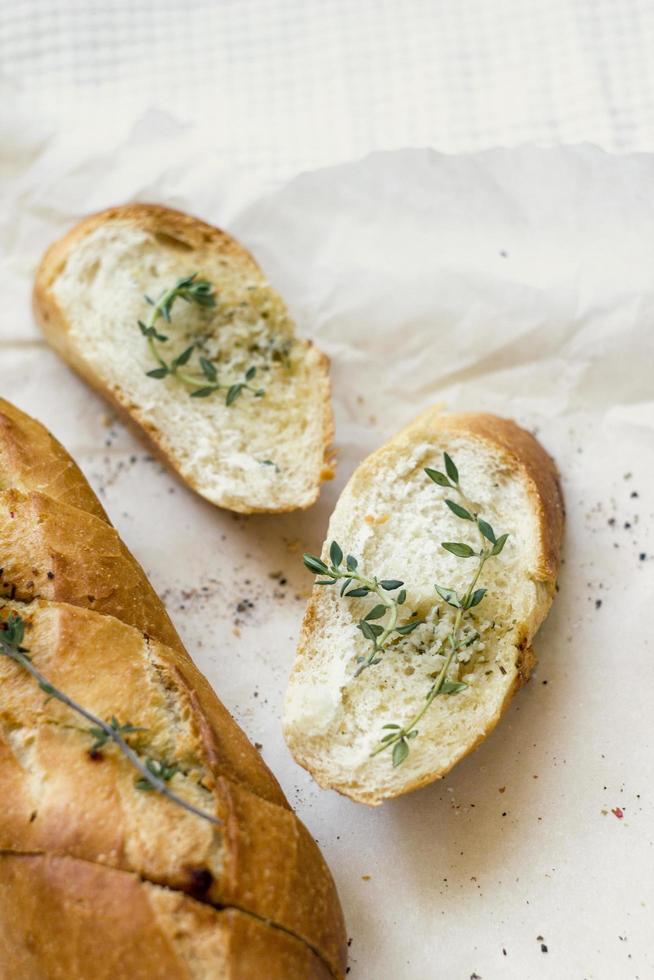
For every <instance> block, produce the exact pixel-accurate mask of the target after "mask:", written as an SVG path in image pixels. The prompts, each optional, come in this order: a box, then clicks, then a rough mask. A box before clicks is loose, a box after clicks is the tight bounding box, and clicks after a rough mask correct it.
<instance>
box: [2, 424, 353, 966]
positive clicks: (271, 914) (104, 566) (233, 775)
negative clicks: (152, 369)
mask: <svg viewBox="0 0 654 980" xmlns="http://www.w3.org/2000/svg"><path fill="white" fill-rule="evenodd" d="M6 414H7V413H5V415H6ZM8 414H12V415H13V417H14V419H15V420H17V425H18V427H19V428H20V429H21V431H22V432H23V433H25V434H26V436H25V438H28V439H31V440H32V441H31V442H26V443H25V444H24V446H23V448H24V449H25V450H27V451H26V453H25V454H24V456H25V458H29V457H30V452H29V450H30V448H31V447H34V448H33V452H32V456H35V455H36V454H37V453H38V452H40V447H41V446H45V447H46V449H47V452H48V454H49V456H48V459H50V460H51V461H52V462H51V465H50V467H48V466H45V465H44V466H41V467H39V465H38V463H37V462H36V461H33V465H32V468H31V470H30V473H32V474H34V473H36V474H37V475H38V477H39V478H38V481H32V482H35V483H36V485H37V486H39V487H42V486H44V487H47V488H50V487H54V488H55V489H56V490H57V491H60V492H61V495H62V497H64V498H72V499H75V498H76V496H77V497H78V498H79V499H80V500H81V502H83V503H84V504H85V505H86V506H87V509H88V511H90V512H87V511H84V510H81V509H79V508H77V507H75V506H71V505H70V504H68V503H65V502H61V501H58V500H56V499H53V498H51V497H49V496H48V494H47V493H45V492H42V491H41V490H40V489H39V490H33V489H31V488H30V486H31V484H30V481H29V480H25V479H24V472H25V469H24V466H23V465H22V457H21V458H20V459H18V464H17V465H16V467H15V471H14V469H13V460H14V459H16V458H17V457H16V456H15V455H14V456H12V455H11V454H8V453H6V452H5V453H4V455H3V456H2V465H3V468H2V471H1V472H2V481H3V486H4V487H5V489H4V490H2V492H0V565H2V564H3V563H4V569H3V578H2V582H3V584H4V589H3V590H2V591H4V593H5V595H7V596H8V598H5V599H2V598H0V619H2V618H4V617H5V616H6V615H8V613H9V612H10V611H12V610H14V611H18V612H19V613H20V615H21V616H22V617H23V619H24V621H25V623H26V627H27V629H26V639H25V645H26V646H27V647H28V648H29V650H30V655H31V656H32V657H33V658H34V660H35V662H36V663H37V664H38V665H40V666H41V667H42V669H43V671H44V673H46V675H47V676H49V677H50V679H51V680H52V681H53V682H54V683H55V684H57V685H58V686H60V687H61V688H62V689H64V690H66V691H67V692H69V693H70V694H71V695H72V696H73V697H76V698H77V699H78V700H79V701H81V702H82V703H84V704H85V705H87V706H88V707H90V708H91V709H92V710H94V711H95V712H96V713H97V714H98V715H100V716H101V717H110V716H111V715H112V714H118V715H119V716H120V717H121V719H129V720H132V719H136V720H137V721H135V722H134V723H139V724H142V725H144V726H145V727H147V729H148V740H149V741H148V744H153V746H154V749H155V750H156V751H161V754H162V755H166V754H167V753H168V750H170V754H171V755H174V757H175V758H176V759H179V760H180V761H181V763H183V768H184V770H185V771H187V772H189V773H190V774H191V775H192V774H193V773H196V774H198V773H199V775H197V776H196V777H195V778H188V777H185V776H176V777H174V782H175V789H176V790H177V791H178V792H180V793H181V795H187V796H188V798H189V799H193V800H194V802H196V805H201V806H202V807H203V808H205V809H209V810H210V811H211V810H213V812H215V813H216V814H217V815H218V816H219V817H220V819H221V821H222V824H221V826H220V828H218V831H217V832H214V831H213V830H212V829H211V827H210V825H209V824H208V823H205V822H204V821H202V820H199V819H198V818H188V817H187V815H186V814H185V813H184V812H183V811H178V809H177V808H176V807H174V806H173V805H171V804H170V803H168V802H167V801H165V800H164V799H163V798H161V797H158V796H156V795H153V794H142V793H138V792H137V791H135V789H134V775H133V772H132V771H131V770H130V769H129V767H128V766H127V764H126V763H125V762H124V760H123V759H122V757H121V756H119V755H116V754H114V752H113V751H111V750H110V751H108V752H107V751H106V752H105V753H104V756H103V758H102V759H98V758H91V757H90V756H89V754H88V751H86V750H85V746H86V747H87V748H88V744H87V743H86V742H85V739H86V738H87V736H85V735H84V733H83V732H80V731H79V729H78V728H76V727H75V725H74V723H73V724H72V725H71V718H70V713H69V712H68V710H67V709H66V708H65V707H64V706H63V705H61V704H59V703H58V702H55V701H49V702H47V703H44V699H43V697H42V695H41V694H40V693H39V691H38V688H37V687H36V685H35V684H34V682H33V681H32V680H31V678H29V677H28V675H27V674H26V673H25V672H23V671H21V669H20V668H19V667H18V666H17V665H15V664H13V663H12V662H10V661H9V660H7V659H6V658H1V659H0V675H1V678H2V679H1V681H0V796H1V797H2V799H3V801H5V804H4V806H3V813H2V817H1V818H0V848H4V849H5V850H9V851H22V852H27V851H38V852H43V853H45V854H50V855H59V856H62V857H65V856H68V857H75V858H77V859H79V860H80V861H86V862H89V863H90V864H91V865H93V864H94V863H101V864H104V865H111V866H112V867H114V868H115V869H116V870H117V871H121V872H124V873H128V872H129V873H131V874H138V875H140V876H141V877H142V878H144V879H147V880H150V881H153V882H158V883H159V884H161V885H162V886H165V887H166V888H169V889H173V890H175V891H176V892H179V891H182V892H190V893H192V894H193V895H194V896H195V897H196V898H198V899H200V900H201V901H202V902H203V903H205V904H206V905H208V906H223V905H233V906H234V907H238V908H240V909H242V910H244V911H246V912H249V913H250V914H251V915H254V916H258V917H261V918H263V919H266V920H267V921H268V922H270V923H271V925H274V926H275V927H277V928H276V929H274V930H271V933H274V934H275V935H276V934H277V932H279V931H280V930H285V931H286V932H288V933H292V934H294V935H295V936H296V937H299V938H301V939H302V940H303V942H304V946H305V947H306V949H307V950H309V949H312V950H314V951H315V952H316V955H317V956H318V957H320V959H321V960H322V961H323V962H324V963H325V964H327V965H328V967H329V971H330V972H331V973H332V974H333V975H334V976H337V977H339V976H342V974H343V971H344V964H345V945H344V925H343V920H342V913H341V910H340V905H339V902H338V897H337V895H336V891H335V888H334V884H333V881H332V879H331V876H330V874H329V871H328V869H327V867H326V865H325V863H324V861H323V859H322V857H321V856H320V853H319V851H318V848H317V847H316V845H315V843H314V841H313V840H312V838H311V837H310V835H309V834H308V832H307V831H306V829H305V828H304V826H303V825H302V824H301V823H300V821H299V820H298V819H297V818H296V817H295V815H294V814H293V813H292V812H291V811H290V809H289V808H288V804H287V802H286V800H285V798H284V795H283V793H282V791H281V789H280V788H279V785H278V784H277V782H276V780H275V779H274V777H273V776H272V774H271V773H270V772H269V770H268V769H267V767H266V766H265V764H264V762H263V760H262V759H261V756H260V755H259V753H258V752H257V751H256V750H255V749H254V748H253V746H252V745H251V744H250V743H249V742H248V741H247V739H246V737H245V736H244V734H243V733H242V732H241V730H240V729H239V728H238V726H236V724H235V723H234V721H233V720H232V719H231V717H230V716H229V714H228V712H227V711H226V709H225V708H224V707H223V706H222V705H221V704H220V702H219V701H218V699H217V698H216V697H215V695H214V693H213V691H212V690H211V688H210V686H209V684H208V683H207V681H206V679H205V678H204V677H202V675H201V674H200V673H199V672H198V671H197V669H196V668H195V666H194V665H193V663H192V661H191V660H190V658H189V656H188V654H187V653H186V651H185V650H184V648H183V647H182V645H181V642H180V640H179V638H178V637H177V634H176V633H175V631H174V628H173V626H172V624H171V623H170V620H169V619H168V617H167V615H166V613H165V610H164V608H163V606H162V605H161V603H160V601H159V600H158V598H157V597H156V595H155V594H154V592H153V591H152V589H151V587H150V586H149V584H148V583H147V580H146V578H145V576H144V573H143V571H142V569H141V568H140V567H139V566H138V564H137V563H136V562H135V561H134V559H133V558H132V557H131V555H130V554H129V552H128V551H127V550H126V549H125V547H124V545H123V544H122V542H120V539H119V538H118V536H117V535H116V532H115V531H114V530H113V528H111V526H110V525H108V524H107V523H106V522H105V521H104V520H103V519H102V518H100V517H97V516H94V514H93V513H92V511H93V507H92V502H90V501H89V500H88V499H87V497H88V494H90V493H91V491H90V488H88V485H87V484H86V483H85V481H84V480H83V477H82V475H81V473H80V472H79V470H77V468H76V467H75V465H74V464H73V463H72V461H71V460H70V457H68V456H67V454H66V453H65V451H64V450H63V449H62V448H61V447H60V446H59V445H58V444H57V443H55V441H54V440H53V439H52V438H51V437H50V436H48V435H47V433H45V430H43V429H42V427H40V426H38V424H37V423H34V422H32V421H31V420H27V419H26V417H25V416H22V415H21V413H18V412H16V411H15V410H12V411H11V412H10V413H8ZM26 422H29V423H30V424H29V425H27V424H26ZM0 445H2V443H0ZM62 473H63V474H65V479H63V480H62V479H60V478H59V475H60V474H62ZM51 476H57V479H54V480H53V479H50V477H51ZM15 481H18V482H19V483H20V486H21V489H20V490H18V489H13V488H12V485H13V484H14V482H15ZM80 485H81V486H82V490H83V489H84V488H86V490H87V495H86V496H85V495H84V493H82V491H81V490H80ZM23 487H26V488H27V489H22V488H23ZM89 504H91V506H88V505H89ZM48 573H50V574H48ZM144 634H147V636H146V635H144ZM160 641H161V642H160ZM150 740H152V743H151V742H150ZM46 774H47V779H46V778H45V777H46ZM198 780H200V782H201V786H202V787H204V788H203V789H201V788H200V785H199V783H198ZM178 783H179V786H178V785H177V784H178ZM198 793H199V794H200V797H199V802H198V799H196V797H197V794H198ZM189 794H190V796H189ZM194 794H195V795H194ZM76 922H77V920H75V919H74V918H73V926H72V927H71V928H77V924H76ZM0 928H1V927H0ZM265 935H266V936H268V932H266V934H265ZM69 938H70V939H71V941H72V937H66V940H68V939H69ZM298 942H299V939H298ZM275 950H276V945H275V943H274V942H272V943H271V947H270V955H271V958H272V959H271V964H272V965H271V970H273V969H277V968H278V965H279V964H278V963H277V961H276V959H275V957H276V956H277V955H278V954H277V952H276V951H275ZM243 955H245V954H243ZM279 955H281V953H280V954H279ZM313 959H315V957H313ZM144 962H145V963H146V964H147V957H146V960H145V961H144ZM244 962H247V958H246V959H245V960H244ZM280 962H281V961H280ZM307 962H308V961H307ZM311 962H313V960H312V961H311ZM156 965H157V964H156V963H155V966H156ZM237 966H238V963H237V962H236V961H234V963H233V964H232V965H231V966H230V969H232V972H231V973H228V974H225V975H226V976H229V977H232V976H234V977H241V976H243V977H245V976H248V974H247V973H238V972H234V971H236V968H237ZM144 969H145V967H144ZM279 969H280V971H281V967H280V968H279ZM289 969H290V967H289ZM294 969H295V968H294ZM306 969H307V971H308V972H306V974H302V973H297V976H298V977H300V976H303V975H306V976H307V977H313V976H316V977H322V976H323V973H324V970H323V972H322V973H321V972H320V969H321V968H318V967H316V966H315V965H314V966H311V968H310V969H309V966H307V968H306ZM311 971H313V972H311ZM0 975H1V974H0ZM28 975H29V974H28ZM41 975H42V976H48V977H49V976H50V974H47V973H45V974H41ZM56 975H57V974H53V976H56ZM148 975H150V974H148ZM152 975H156V974H152ZM172 975H177V974H172ZM185 975H186V974H184V973H181V974H180V976H185ZM188 975H189V976H191V974H188ZM195 975H197V976H202V977H204V976H207V977H208V976H214V975H216V974H214V973H202V972H200V973H198V974H194V976H195ZM217 975H219V976H220V975H222V974H217ZM270 975H271V976H272V975H273V974H272V973H271V974H270ZM278 975H279V976H280V978H281V977H282V976H284V974H283V971H281V972H279V974H278ZM295 975H296V974H294V973H289V976H295ZM80 976H83V974H80Z"/></svg>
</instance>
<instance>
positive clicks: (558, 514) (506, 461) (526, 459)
mask: <svg viewBox="0 0 654 980" xmlns="http://www.w3.org/2000/svg"><path fill="white" fill-rule="evenodd" d="M444 451H445V452H447V453H449V455H450V456H451V457H452V458H453V459H454V461H455V463H456V465H457V467H458V470H459V474H460V481H461V486H462V487H463V488H464V489H465V492H466V494H467V496H468V498H469V500H470V501H471V502H472V504H473V505H474V507H475V509H476V510H477V512H478V513H479V514H480V515H481V516H482V517H484V518H485V519H486V520H487V521H489V522H490V524H491V525H492V527H493V528H494V529H495V531H496V534H497V535H499V534H501V533H504V532H509V534H510V537H509V539H508V541H507V543H506V545H505V547H504V550H503V551H502V553H501V554H500V555H498V556H497V557H495V558H493V559H492V560H489V561H488V562H487V564H486V566H485V568H484V571H483V573H482V578H481V579H480V582H479V584H480V585H481V586H482V587H485V588H486V589H487V590H488V592H487V594H486V596H485V597H484V599H483V601H482V602H480V604H479V605H478V606H477V607H476V608H474V609H471V610H469V612H468V614H467V615H468V616H469V617H470V621H471V622H474V626H475V630H476V631H478V632H479V634H480V639H479V640H478V641H476V642H475V643H473V645H472V646H471V647H469V649H468V650H467V651H466V655H467V653H470V659H469V661H468V662H466V663H461V664H458V665H457V666H456V667H455V669H454V670H453V671H452V672H451V673H450V674H449V675H448V676H449V677H450V679H453V680H454V679H459V680H463V681H464V682H465V683H466V684H467V687H466V688H465V689H464V690H461V691H459V692H458V693H455V694H451V695H444V696H439V697H437V698H436V699H435V700H434V701H433V703H432V704H431V706H430V707H429V709H428V711H427V712H426V714H425V715H424V717H423V718H422V720H421V721H420V723H419V725H418V728H419V735H418V736H417V737H415V738H413V739H412V740H411V741H410V751H409V754H408V757H407V758H406V759H405V760H404V761H403V762H402V763H401V764H400V765H397V766H396V767H394V766H393V764H392V757H391V752H390V751H383V752H381V753H379V754H377V755H375V756H371V752H372V751H373V750H374V749H375V747H376V746H377V745H378V744H379V740H380V738H381V737H382V736H383V735H385V734H387V733H388V729H386V730H385V729H383V727H382V726H383V725H385V724H389V723H399V724H401V725H404V724H407V723H408V722H409V721H410V719H411V718H412V717H413V716H414V715H415V714H416V712H417V711H418V710H419V709H420V707H421V706H422V705H424V702H425V696H426V694H427V692H428V690H429V688H430V686H431V684H432V683H433V677H434V672H435V670H436V668H437V666H438V665H439V663H441V661H439V660H437V659H436V657H435V651H436V649H437V647H438V645H439V643H440V642H441V641H442V640H443V639H444V638H445V636H447V634H448V632H449V631H450V629H451V627H452V621H453V617H454V615H455V610H454V609H452V608H451V607H449V606H447V605H446V604H445V603H444V602H443V601H442V600H441V599H440V598H439V596H438V594H437V593H436V591H435V588H434V585H435V583H438V584H439V585H441V586H445V587H450V588H455V589H458V590H460V591H461V592H463V591H464V590H465V588H466V587H467V584H468V580H469V579H470V576H471V569H472V565H471V564H470V562H469V561H467V560H465V559H461V558H457V557H455V556H454V555H451V554H449V553H448V552H446V551H445V550H444V549H443V548H442V547H441V542H444V541H445V542H449V541H462V542H466V543H469V544H470V545H471V546H474V547H476V548H479V543H478V542H479V538H478V534H477V532H476V529H475V525H474V524H472V523H470V522H469V521H463V520H461V519H459V518H457V517H455V516H454V514H452V513H451V512H450V510H449V509H448V507H447V506H446V505H445V498H446V497H448V495H449V496H450V497H451V496H453V493H452V491H451V490H450V491H449V493H448V490H447V489H444V488H442V487H440V486H437V485H436V484H435V483H432V482H431V480H429V479H428V477H427V476H426V475H425V473H424V467H433V468H435V469H439V470H442V469H443V452H444ZM562 530H563V503H562V498H561V492H560V488H559V483H558V479H557V473H556V469H555V467H554V464H553V462H552V460H551V459H550V457H549V456H548V455H547V453H546V452H545V451H544V450H543V448H542V447H541V446H540V445H539V443H538V442H537V441H536V440H535V439H534V438H533V436H531V435H530V434H529V433H528V432H525V431H524V430H523V429H521V428H519V427H518V426H517V425H515V424H514V423H513V422H510V421H508V420H506V419H500V418H497V417H496V416H492V415H475V414H461V415H440V414H438V412H437V411H435V410H431V411H427V412H425V413H424V414H423V415H421V416H419V417H418V418H417V419H416V420H415V421H414V422H413V423H412V424H411V425H409V426H408V427H407V428H406V429H404V430H403V431H402V432H400V433H399V434H398V435H397V436H395V438H393V439H392V440H391V441H390V442H389V443H387V444H386V445H385V446H382V448H381V449H379V450H377V451H376V452H374V453H373V454H372V455H371V456H369V457H368V458H367V459H366V460H365V461H364V462H363V463H362V464H361V465H360V466H359V468H358V469H357V470H356V472H355V473H354V475H353V476H352V478H351V480H350V482H349V483H348V485H347V486H346V487H345V489H344V491H343V493H342V495H341V497H340V499H339V501H338V504H337V505H336V509H335V510H334V513H333V514H332V518H331V521H330V524H329V531H328V538H327V542H326V543H325V547H324V549H323V559H325V560H326V561H327V560H328V551H329V542H331V541H332V540H336V541H338V543H339V544H340V545H341V547H342V548H343V551H345V552H346V553H350V554H352V555H354V556H355V557H356V558H357V559H358V560H359V569H360V571H361V572H362V573H363V574H365V575H368V576H372V575H376V576H377V577H378V578H379V579H391V578H392V579H400V580H403V581H404V582H405V585H406V589H407V593H408V598H407V602H406V605H405V606H403V607H402V609H403V610H407V612H406V613H404V612H402V616H403V617H404V616H406V617H408V616H409V615H410V612H412V611H414V610H415V611H416V612H417V613H418V615H419V617H420V618H421V619H424V620H426V622H425V623H424V625H421V626H419V627H418V628H417V629H416V630H414V631H413V632H412V633H410V634H409V635H407V636H402V637H400V636H397V637H395V639H394V640H393V641H392V642H391V645H390V646H388V647H386V649H385V653H384V654H383V656H382V660H381V662H380V663H377V664H375V665H373V666H372V667H370V668H369V669H367V670H364V671H363V673H361V674H360V675H359V677H357V678H355V677H354V672H355V670H356V667H357V658H358V657H363V656H365V655H367V654H368V653H369V651H370V641H369V640H366V639H365V637H364V636H363V635H362V633H361V631H360V630H359V629H357V626H356V624H357V622H358V621H359V620H360V619H361V618H362V617H363V616H365V615H366V613H367V612H368V611H369V610H370V609H371V608H372V603H371V600H370V598H369V597H367V598H363V599H348V598H341V597H340V594H339V593H340V589H339V588H338V586H331V587H330V586H316V587H315V588H314V591H313V595H312V598H311V600H310V602H309V605H308V608H307V611H306V615H305V618H304V624H303V627H302V633H301V637H300V643H299V648H298V653H297V658H296V661H295V664H294V667H293V670H292V673H291V678H290V683H289V687H288V692H287V696H286V704H285V719H284V731H285V736H286V740H287V742H288V745H289V747H290V749H291V752H292V753H293V755H294V756H295V758H296V759H297V761H298V762H299V763H300V765H302V766H304V767H305V768H306V769H308V770H309V772H311V773H312V774H313V776H314V777H315V779H316V780H317V781H318V783H320V785H321V786H324V787H329V788H332V789H336V790H338V791H339V792H341V793H343V794H344V795H346V796H349V797H350V798H351V799H353V800H357V801H359V802H362V803H368V804H372V805H376V804H379V803H381V802H382V801H383V800H385V799H389V798H391V797H395V796H399V795H400V794H402V793H407V792H409V791H411V790H413V789H417V788H418V787H420V786H424V785H426V784H427V783H430V782H432V781H433V780H435V779H438V778H440V777H442V776H444V775H445V774H446V773H447V772H449V771H450V769H451V768H452V766H454V764H455V763H456V762H458V761H459V760H460V759H461V758H463V756H465V755H467V754H468V753H469V752H471V751H472V750H473V749H474V748H475V747H476V746H477V745H478V744H479V743H480V742H481V741H482V740H483V739H484V738H486V736H487V735H488V734H489V733H490V732H491V731H492V730H493V728H494V727H495V725H496V724H497V722H498V721H499V719H500V717H501V716H502V714H503V713H504V711H505V710H506V708H507V706H508V704H509V701H510V700H511V697H512V696H513V694H514V693H515V691H516V690H517V689H518V687H519V686H520V685H521V684H522V683H524V682H525V681H526V680H527V679H528V677H529V673H530V671H531V668H532V666H533V664H534V662H535V658H534V655H533V651H532V648H531V642H532V638H533V636H534V634H535V632H536V630H537V629H538V627H539V626H540V624H541V622H542V621H543V619H544V617H545V615H546V613H547V611H548V609H549V606H550V604H551V601H552V598H553V595H554V590H555V583H556V574H557V569H558V564H559V550H560V543H561V536H562ZM400 621H402V620H400Z"/></svg>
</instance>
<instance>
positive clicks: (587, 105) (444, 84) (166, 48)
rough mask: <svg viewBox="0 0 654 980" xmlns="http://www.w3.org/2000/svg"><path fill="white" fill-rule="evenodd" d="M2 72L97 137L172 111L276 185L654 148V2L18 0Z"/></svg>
mask: <svg viewBox="0 0 654 980" xmlns="http://www.w3.org/2000/svg"><path fill="white" fill-rule="evenodd" d="M0 49H1V61H0V73H1V75H0V77H2V78H3V79H4V82H5V86H6V88H7V86H8V88H9V90H11V91H12V92H13V95H14V97H16V95H17V94H18V93H21V94H22V95H24V96H25V97H27V98H28V99H29V101H30V104H31V105H32V106H33V107H34V108H36V109H37V110H44V111H46V112H47V113H48V114H49V115H51V116H52V117H53V118H54V119H56V120H57V123H58V125H59V126H60V127H63V128H64V129H66V130H69V131H70V130H74V129H80V128H83V129H85V131H86V134H87V138H88V140H89V141H90V142H91V143H93V142H95V141H96V140H102V138H103V130H106V129H107V128H109V129H113V128H114V127H116V126H120V125H123V124H125V123H126V121H128V120H131V119H135V118H138V116H139V114H141V113H142V112H143V111H144V110H145V109H146V108H148V107H152V106H154V107H157V108H159V109H162V110H165V111H167V112H169V113H170V114H171V115H172V116H173V117H175V118H176V119H178V120H181V121H185V122H187V123H188V122H196V123H198V122H199V123H201V126H202V128H203V129H204V130H205V135H206V136H207V137H210V140H211V142H212V143H213V145H214V146H215V149H216V154H217V157H219V158H220V160H221V162H226V163H234V164H238V165H239V166H242V167H248V168H261V169H263V170H265V171H266V172H267V173H268V175H273V174H278V173H279V174H289V173H291V172H293V171H294V170H295V171H297V170H300V169H303V168H310V167H315V166H319V165H325V164H330V163H336V162H340V161H344V160H347V159H352V158H354V157H357V156H360V155H361V154H364V153H366V152H368V151H369V150H375V149H390V148H401V147H405V146H432V147H435V148H437V149H440V150H446V151H449V152H463V151H470V150H478V149H482V148H485V147H488V146H495V145H516V144H519V143H523V142H528V141H539V142H577V141H580V140H588V141H590V142H594V143H597V144H599V145H601V146H603V147H605V148H607V149H612V150H642V149H654V58H653V57H652V51H654V4H653V3H652V2H651V0H620V2H616V0H223V2H217V0H187V2H182V0H156V2H155V0H105V2H102V3H101V2H99V0H20V2H11V0H4V2H3V3H2V4H0Z"/></svg>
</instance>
